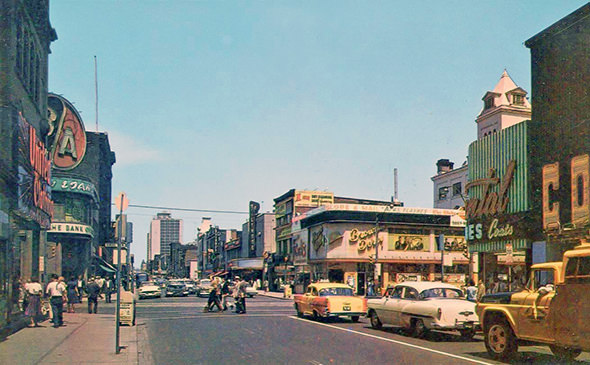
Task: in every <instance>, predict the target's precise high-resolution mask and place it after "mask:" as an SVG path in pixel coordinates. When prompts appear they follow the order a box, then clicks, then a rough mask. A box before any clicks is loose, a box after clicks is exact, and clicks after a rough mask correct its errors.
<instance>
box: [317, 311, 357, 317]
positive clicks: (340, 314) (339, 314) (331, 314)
mask: <svg viewBox="0 0 590 365" xmlns="http://www.w3.org/2000/svg"><path fill="white" fill-rule="evenodd" d="M366 314H367V313H366V312H327V313H326V317H352V316H359V317H361V316H365V315H366Z"/></svg>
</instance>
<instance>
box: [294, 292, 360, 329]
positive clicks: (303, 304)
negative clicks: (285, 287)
mask: <svg viewBox="0 0 590 365" xmlns="http://www.w3.org/2000/svg"><path fill="white" fill-rule="evenodd" d="M294 301H295V303H294V305H295V310H296V311H297V316H298V317H303V316H304V315H309V316H312V317H313V318H314V319H316V320H317V319H325V318H329V317H341V316H342V317H350V319H351V320H352V321H353V322H358V320H359V318H360V316H362V315H364V314H365V313H366V310H367V299H365V298H363V297H358V296H355V295H354V292H353V289H352V288H351V287H350V286H348V285H346V284H338V283H317V284H311V285H309V286H308V287H307V292H306V293H305V294H295V296H294Z"/></svg>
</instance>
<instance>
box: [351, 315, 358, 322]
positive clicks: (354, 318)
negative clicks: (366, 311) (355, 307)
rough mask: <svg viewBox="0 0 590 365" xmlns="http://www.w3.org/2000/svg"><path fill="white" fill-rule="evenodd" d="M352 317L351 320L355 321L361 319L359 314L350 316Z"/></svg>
mask: <svg viewBox="0 0 590 365" xmlns="http://www.w3.org/2000/svg"><path fill="white" fill-rule="evenodd" d="M350 319H351V320H352V321H353V322H354V323H356V322H358V321H359V316H350Z"/></svg>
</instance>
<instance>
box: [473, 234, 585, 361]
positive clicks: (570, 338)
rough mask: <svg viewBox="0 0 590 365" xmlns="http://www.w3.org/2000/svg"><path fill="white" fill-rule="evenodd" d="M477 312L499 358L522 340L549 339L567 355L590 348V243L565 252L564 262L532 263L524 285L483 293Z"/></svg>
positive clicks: (553, 348)
mask: <svg viewBox="0 0 590 365" xmlns="http://www.w3.org/2000/svg"><path fill="white" fill-rule="evenodd" d="M476 312H477V314H478V316H479V319H480V322H481V323H482V326H483V331H484V338H485V345H486V349H487V350H488V353H489V354H490V355H491V356H492V357H493V358H494V359H509V358H511V357H512V356H514V355H515V354H516V352H517V350H518V341H519V340H526V341H532V342H536V343H540V344H547V345H549V347H550V348H551V351H552V352H553V353H554V354H555V355H556V356H557V357H559V358H562V359H573V358H575V357H577V356H578V355H579V354H580V353H581V351H589V350H590V327H589V326H588V325H587V323H588V321H589V320H590V245H581V246H578V247H576V248H575V249H573V250H569V251H566V252H565V253H564V257H563V261H562V262H546V263H542V264H535V265H532V266H531V271H530V276H529V280H528V282H527V285H526V287H525V288H524V289H523V290H521V291H518V292H513V293H498V294H489V295H484V297H483V298H482V300H481V302H480V303H478V304H477V306H476Z"/></svg>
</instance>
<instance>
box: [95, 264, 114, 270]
mask: <svg viewBox="0 0 590 365" xmlns="http://www.w3.org/2000/svg"><path fill="white" fill-rule="evenodd" d="M99 266H100V268H101V269H103V270H104V271H106V272H117V270H113V269H111V268H110V267H108V266H105V265H103V264H99Z"/></svg>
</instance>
